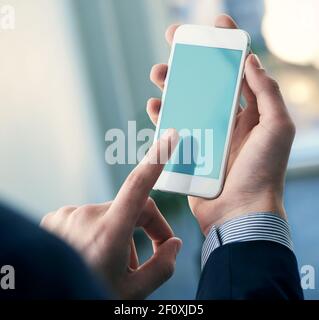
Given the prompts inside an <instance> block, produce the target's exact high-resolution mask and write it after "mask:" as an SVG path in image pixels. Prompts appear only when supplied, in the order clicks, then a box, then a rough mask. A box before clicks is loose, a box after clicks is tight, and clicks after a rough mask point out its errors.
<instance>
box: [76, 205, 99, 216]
mask: <svg viewBox="0 0 319 320" xmlns="http://www.w3.org/2000/svg"><path fill="white" fill-rule="evenodd" d="M96 207H97V206H96V205H92V204H86V205H83V206H81V207H80V208H79V210H78V212H79V213H80V214H81V215H83V214H85V215H90V214H93V213H94V212H95V211H96Z"/></svg>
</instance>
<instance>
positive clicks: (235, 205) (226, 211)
mask: <svg viewBox="0 0 319 320" xmlns="http://www.w3.org/2000/svg"><path fill="white" fill-rule="evenodd" d="M234 198H235V199H234V200H232V201H229V199H228V200H226V199H222V198H220V199H218V202H216V203H215V204H214V208H212V211H211V214H210V217H211V218H208V219H207V220H206V223H205V224H203V225H201V229H202V231H203V233H204V235H205V236H206V235H207V234H208V232H209V231H210V229H211V228H212V226H220V225H222V224H224V223H225V222H227V221H229V220H232V219H234V218H238V217H241V216H244V215H247V214H250V213H256V212H271V213H273V214H276V215H278V216H279V217H280V218H282V219H284V220H287V215H286V211H285V208H284V205H283V201H282V196H280V195H278V194H275V193H268V192H265V193H263V194H260V195H254V196H253V197H247V196H244V197H243V196H238V197H237V198H236V197H234Z"/></svg>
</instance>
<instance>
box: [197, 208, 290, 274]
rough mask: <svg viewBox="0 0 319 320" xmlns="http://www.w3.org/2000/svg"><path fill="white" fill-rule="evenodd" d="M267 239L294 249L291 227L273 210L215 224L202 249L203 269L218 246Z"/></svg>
mask: <svg viewBox="0 0 319 320" xmlns="http://www.w3.org/2000/svg"><path fill="white" fill-rule="evenodd" d="M256 240H266V241H273V242H277V243H280V244H282V245H284V246H286V247H288V248H289V249H290V250H293V246H292V241H291V235H290V228H289V224H288V222H287V221H286V220H284V219H282V218H280V217H279V216H278V215H276V214H274V213H271V212H262V213H251V214H248V215H245V216H242V217H238V218H234V219H232V220H229V221H227V222H225V223H224V224H222V225H221V226H213V227H212V228H211V230H210V231H209V233H208V235H207V237H206V240H205V242H204V244H203V249H202V269H203V268H204V266H205V264H206V262H207V260H208V258H209V256H210V254H211V253H212V252H213V251H214V250H215V249H217V248H218V247H220V246H222V245H225V244H228V243H232V242H242V241H256Z"/></svg>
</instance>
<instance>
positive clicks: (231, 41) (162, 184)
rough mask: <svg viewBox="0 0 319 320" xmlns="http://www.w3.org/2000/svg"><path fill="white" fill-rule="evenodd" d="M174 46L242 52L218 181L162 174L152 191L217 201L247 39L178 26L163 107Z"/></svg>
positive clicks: (214, 30)
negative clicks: (192, 46) (196, 46)
mask: <svg viewBox="0 0 319 320" xmlns="http://www.w3.org/2000/svg"><path fill="white" fill-rule="evenodd" d="M176 44H188V45H198V46H204V47H214V48H225V49H235V50H242V52H243V53H242V57H241V63H240V69H239V73H238V78H237V84H236V89H235V94H234V99H233V104H232V111H231V115H230V124H229V126H228V131H227V137H226V142H225V146H226V147H225V148H224V154H223V160H222V164H221V174H220V178H219V179H212V178H206V177H199V176H193V175H187V174H183V173H177V172H170V171H163V172H162V174H161V176H160V177H159V179H158V181H157V183H156V184H155V186H154V188H153V189H154V190H160V191H165V192H174V193H180V194H185V195H192V196H197V197H203V198H208V199H213V198H216V197H218V195H219V194H220V193H221V191H222V189H223V185H224V180H225V172H226V164H227V159H228V155H229V149H230V141H231V136H232V132H233V129H234V124H235V121H234V120H235V116H236V113H237V108H238V104H239V98H240V92H241V84H242V79H243V77H244V65H245V59H246V57H247V54H248V53H249V50H250V37H249V35H248V33H247V32H245V31H243V30H240V29H222V28H214V27H209V26H198V25H181V26H180V27H178V29H177V30H176V32H175V36H174V40H173V44H172V49H171V54H170V58H169V61H168V72H167V77H166V80H165V85H164V90H163V95H162V106H164V105H165V97H166V91H167V84H168V83H169V78H170V70H171V64H172V61H173V57H174V52H175V46H176ZM163 109H164V108H161V111H160V114H159V118H158V123H157V127H156V132H155V137H154V142H155V141H157V139H158V136H159V130H160V124H161V118H162V114H163V112H164V111H163Z"/></svg>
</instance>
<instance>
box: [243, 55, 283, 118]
mask: <svg viewBox="0 0 319 320" xmlns="http://www.w3.org/2000/svg"><path fill="white" fill-rule="evenodd" d="M245 76H246V79H247V83H248V85H249V87H250V89H251V91H252V92H253V93H254V95H255V96H256V99H257V105H258V111H259V114H260V115H261V116H262V117H263V118H265V119H268V120H269V119H278V118H279V117H280V118H281V119H282V117H287V116H288V110H287V108H286V105H285V103H284V100H283V98H282V95H281V92H280V88H279V86H278V84H277V82H276V81H275V80H274V79H272V78H271V77H270V76H269V75H268V74H267V72H266V71H265V69H264V68H263V66H262V64H261V62H260V60H259V58H258V56H257V55H255V54H250V55H249V56H248V58H247V60H246V66H245ZM288 117H289V116H288Z"/></svg>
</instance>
